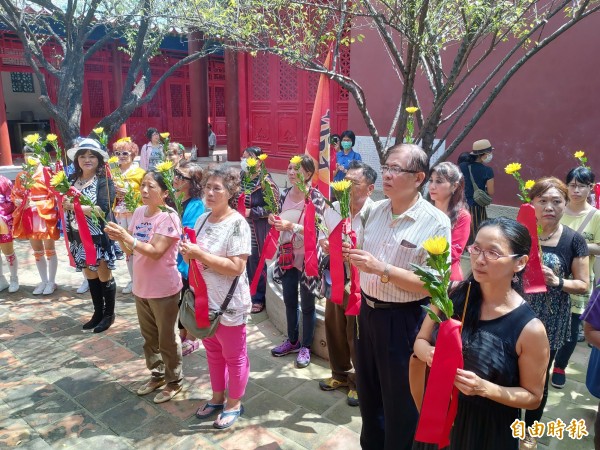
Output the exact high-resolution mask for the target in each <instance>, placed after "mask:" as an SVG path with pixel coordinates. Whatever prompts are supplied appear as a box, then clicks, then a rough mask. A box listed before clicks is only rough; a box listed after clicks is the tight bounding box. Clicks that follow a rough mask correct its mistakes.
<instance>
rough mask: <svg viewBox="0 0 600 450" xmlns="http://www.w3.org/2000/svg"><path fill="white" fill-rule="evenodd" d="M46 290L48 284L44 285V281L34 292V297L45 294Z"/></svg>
mask: <svg viewBox="0 0 600 450" xmlns="http://www.w3.org/2000/svg"><path fill="white" fill-rule="evenodd" d="M44 289H46V283H44V282H43V281H42V282H41V283H40V284H38V285H37V286H36V287H35V289H34V290H33V295H40V294H43V293H44Z"/></svg>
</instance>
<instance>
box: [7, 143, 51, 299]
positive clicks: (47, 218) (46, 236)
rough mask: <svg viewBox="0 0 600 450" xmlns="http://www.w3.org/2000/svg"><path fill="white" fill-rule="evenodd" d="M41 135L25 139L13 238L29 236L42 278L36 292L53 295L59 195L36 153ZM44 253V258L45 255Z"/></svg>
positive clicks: (14, 196)
mask: <svg viewBox="0 0 600 450" xmlns="http://www.w3.org/2000/svg"><path fill="white" fill-rule="evenodd" d="M39 140H40V138H39V136H38V135H36V134H34V135H30V136H27V138H26V143H27V144H28V145H27V146H26V147H25V164H24V166H25V170H24V171H23V172H20V173H18V174H17V177H16V179H15V186H14V189H13V191H12V200H13V202H14V204H15V209H14V211H13V237H14V238H16V239H28V240H29V243H30V245H31V248H32V249H33V256H34V258H35V265H36V267H37V270H38V273H39V275H40V278H41V283H39V284H38V285H37V286H36V287H35V289H34V290H33V294H34V295H40V294H43V295H50V294H52V293H53V292H54V290H55V289H56V282H55V279H56V271H57V270H58V258H57V256H56V249H55V245H54V242H55V241H57V240H58V239H59V238H60V233H59V231H58V210H57V208H56V197H55V196H54V194H52V192H50V189H49V187H48V186H47V185H46V181H45V179H44V173H43V166H42V164H41V162H40V159H39V157H38V156H36V155H35V154H34V152H33V146H34V145H36V144H37V143H38V142H39ZM44 256H45V257H44Z"/></svg>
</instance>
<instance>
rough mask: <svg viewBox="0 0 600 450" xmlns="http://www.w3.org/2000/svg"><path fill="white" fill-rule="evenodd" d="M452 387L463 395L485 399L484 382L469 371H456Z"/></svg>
mask: <svg viewBox="0 0 600 450" xmlns="http://www.w3.org/2000/svg"><path fill="white" fill-rule="evenodd" d="M454 386H456V388H457V389H458V390H459V391H460V392H462V393H463V394H465V395H479V396H480V397H485V392H486V389H485V380H482V379H481V378H480V377H478V376H477V375H476V374H475V373H473V372H471V371H469V370H463V369H457V370H456V377H455V378H454Z"/></svg>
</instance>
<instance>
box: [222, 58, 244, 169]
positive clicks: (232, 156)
mask: <svg viewBox="0 0 600 450" xmlns="http://www.w3.org/2000/svg"><path fill="white" fill-rule="evenodd" d="M239 104H240V96H239V91H238V59H237V54H236V53H235V52H233V51H231V50H229V49H226V50H225V120H226V121H227V161H239V160H240V156H241V153H242V149H241V148H240V113H239Z"/></svg>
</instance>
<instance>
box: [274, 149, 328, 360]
mask: <svg viewBox="0 0 600 450" xmlns="http://www.w3.org/2000/svg"><path fill="white" fill-rule="evenodd" d="M315 170H316V168H315V163H314V162H313V160H312V158H310V157H309V156H307V155H296V156H294V157H293V158H292V159H291V160H290V163H289V165H288V169H287V176H288V181H289V182H290V184H291V185H292V187H290V188H288V189H286V190H284V191H283V192H282V193H281V198H280V204H281V214H280V215H279V217H277V216H274V215H270V216H269V223H270V224H271V226H274V227H275V228H276V229H277V230H278V231H280V233H281V234H280V237H279V242H280V244H279V249H278V252H277V256H276V258H277V262H276V266H275V273H274V279H275V281H276V282H278V283H281V284H282V286H283V301H284V303H285V314H286V319H287V334H288V338H287V339H286V340H285V341H284V342H283V343H281V344H280V345H278V346H277V347H275V348H273V349H271V354H272V355H273V356H285V355H288V354H290V353H298V357H297V358H296V367H298V368H304V367H307V366H308V365H309V364H310V347H311V345H312V341H313V337H314V334H315V324H316V310H315V299H316V296H317V295H318V293H319V288H320V278H319V277H315V276H308V275H307V274H306V270H305V263H306V260H305V252H304V249H305V245H304V232H305V230H304V225H303V224H304V214H305V209H306V202H307V200H308V201H309V202H312V203H313V204H314V205H315V213H316V218H317V219H319V218H320V217H323V213H324V211H325V199H324V197H323V195H322V194H321V193H320V192H319V191H318V190H317V189H313V188H312V187H311V179H312V177H313V175H314V174H315ZM315 244H316V233H315ZM298 285H299V287H300V309H301V310H302V340H300V337H299V333H298V331H299V330H298V327H299V321H300V316H299V313H298Z"/></svg>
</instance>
